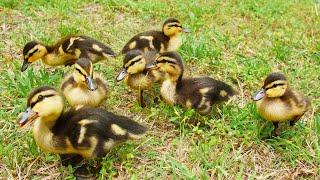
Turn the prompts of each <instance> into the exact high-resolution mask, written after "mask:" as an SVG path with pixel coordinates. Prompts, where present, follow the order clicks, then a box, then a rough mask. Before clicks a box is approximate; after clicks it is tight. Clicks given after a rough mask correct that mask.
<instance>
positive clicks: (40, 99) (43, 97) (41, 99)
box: [30, 94, 54, 108]
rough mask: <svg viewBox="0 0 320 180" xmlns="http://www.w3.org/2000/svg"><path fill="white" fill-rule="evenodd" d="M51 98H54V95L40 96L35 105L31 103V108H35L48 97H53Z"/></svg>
mask: <svg viewBox="0 0 320 180" xmlns="http://www.w3.org/2000/svg"><path fill="white" fill-rule="evenodd" d="M51 96H54V94H48V95H44V96H43V95H40V96H39V97H38V99H37V100H36V102H33V103H31V104H30V106H31V108H32V107H33V106H35V105H36V104H37V103H38V102H41V101H43V100H44V99H45V98H47V97H51Z"/></svg>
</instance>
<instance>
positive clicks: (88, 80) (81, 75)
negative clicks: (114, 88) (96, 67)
mask: <svg viewBox="0 0 320 180" xmlns="http://www.w3.org/2000/svg"><path fill="white" fill-rule="evenodd" d="M75 69H76V71H77V73H75V74H74V75H73V78H74V80H75V81H76V82H77V83H85V84H86V85H87V87H88V89H89V90H90V91H94V90H96V89H97V85H96V84H95V82H94V78H93V65H92V62H91V60H90V59H88V58H80V59H79V60H77V61H76V64H75Z"/></svg>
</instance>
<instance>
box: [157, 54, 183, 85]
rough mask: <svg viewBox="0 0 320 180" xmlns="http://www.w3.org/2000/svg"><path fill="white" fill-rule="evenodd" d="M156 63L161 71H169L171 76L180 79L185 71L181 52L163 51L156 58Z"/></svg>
mask: <svg viewBox="0 0 320 180" xmlns="http://www.w3.org/2000/svg"><path fill="white" fill-rule="evenodd" d="M156 65H157V67H158V68H160V71H163V72H165V73H168V74H169V76H171V78H173V79H176V80H179V79H181V78H182V75H183V72H184V65H183V62H182V58H181V56H180V55H179V53H177V52H174V51H171V52H164V53H161V54H160V56H159V57H158V58H157V59H156Z"/></svg>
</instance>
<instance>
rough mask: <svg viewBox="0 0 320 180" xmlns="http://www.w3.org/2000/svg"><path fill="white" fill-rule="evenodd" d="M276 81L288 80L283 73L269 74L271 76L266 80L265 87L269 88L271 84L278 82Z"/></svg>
mask: <svg viewBox="0 0 320 180" xmlns="http://www.w3.org/2000/svg"><path fill="white" fill-rule="evenodd" d="M276 81H278V82H286V81H287V78H286V77H285V76H284V75H283V74H281V73H278V72H273V73H271V74H269V76H268V77H267V78H266V79H265V80H264V85H263V87H264V88H267V87H268V85H270V84H271V83H273V82H276Z"/></svg>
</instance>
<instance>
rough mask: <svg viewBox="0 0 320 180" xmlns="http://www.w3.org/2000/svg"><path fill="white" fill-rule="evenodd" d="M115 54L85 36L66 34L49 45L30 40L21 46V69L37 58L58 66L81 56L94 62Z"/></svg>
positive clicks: (70, 62) (73, 61) (24, 68)
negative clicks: (66, 35)
mask: <svg viewBox="0 0 320 180" xmlns="http://www.w3.org/2000/svg"><path fill="white" fill-rule="evenodd" d="M115 56H116V53H115V52H114V51H113V50H112V49H111V48H110V47H108V46H107V45H105V44H103V43H102V42H100V41H97V40H95V39H93V38H90V37H87V36H68V37H65V38H63V39H61V40H60V41H58V42H57V43H55V44H54V45H51V46H48V45H44V44H42V43H39V42H36V41H31V42H28V43H27V44H26V45H25V46H24V48H23V59H24V61H23V65H22V67H21V71H25V70H26V69H27V68H28V66H29V64H31V63H33V62H35V61H37V60H39V59H42V62H43V63H44V64H47V65H49V66H60V65H72V64H74V63H75V61H76V60H77V59H79V58H81V57H83V58H88V59H90V60H91V61H92V63H96V62H98V61H100V60H102V59H106V58H109V57H115Z"/></svg>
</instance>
